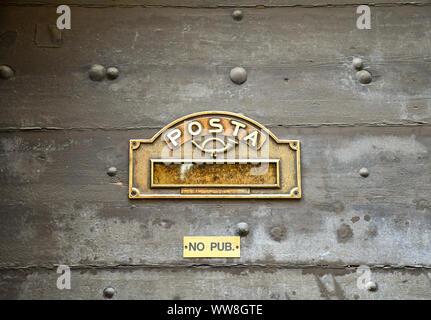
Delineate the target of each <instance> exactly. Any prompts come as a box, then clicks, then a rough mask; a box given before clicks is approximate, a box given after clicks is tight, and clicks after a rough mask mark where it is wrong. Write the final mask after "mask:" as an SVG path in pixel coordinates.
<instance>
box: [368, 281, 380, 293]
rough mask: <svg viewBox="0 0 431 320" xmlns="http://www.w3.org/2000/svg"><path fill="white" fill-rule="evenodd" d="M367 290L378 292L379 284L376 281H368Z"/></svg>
mask: <svg viewBox="0 0 431 320" xmlns="http://www.w3.org/2000/svg"><path fill="white" fill-rule="evenodd" d="M365 288H367V290H368V291H376V290H377V284H376V283H375V282H374V281H368V282H367V283H366V284H365Z"/></svg>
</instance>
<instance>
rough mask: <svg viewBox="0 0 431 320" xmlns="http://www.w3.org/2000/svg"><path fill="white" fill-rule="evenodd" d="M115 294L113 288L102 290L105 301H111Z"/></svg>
mask: <svg viewBox="0 0 431 320" xmlns="http://www.w3.org/2000/svg"><path fill="white" fill-rule="evenodd" d="M115 292H116V290H115V288H113V287H106V288H105V289H104V290H103V296H104V297H105V298H107V299H112V297H113V296H114V295H115Z"/></svg>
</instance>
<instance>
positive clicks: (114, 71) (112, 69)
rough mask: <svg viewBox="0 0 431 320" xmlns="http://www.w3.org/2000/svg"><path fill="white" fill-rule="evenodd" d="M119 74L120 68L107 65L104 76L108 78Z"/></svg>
mask: <svg viewBox="0 0 431 320" xmlns="http://www.w3.org/2000/svg"><path fill="white" fill-rule="evenodd" d="M119 75H120V70H118V68H116V67H109V68H108V69H106V77H107V78H108V79H109V80H114V79H117V78H118V76H119Z"/></svg>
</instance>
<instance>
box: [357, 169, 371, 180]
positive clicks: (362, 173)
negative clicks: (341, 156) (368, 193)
mask: <svg viewBox="0 0 431 320" xmlns="http://www.w3.org/2000/svg"><path fill="white" fill-rule="evenodd" d="M359 174H360V175H361V176H362V177H364V178H366V177H368V175H369V174H370V173H369V172H368V169H367V168H361V169H360V170H359Z"/></svg>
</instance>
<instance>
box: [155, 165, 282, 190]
mask: <svg viewBox="0 0 431 320" xmlns="http://www.w3.org/2000/svg"><path fill="white" fill-rule="evenodd" d="M150 161H151V187H152V188H177V187H237V188H244V187H255V188H279V187H280V166H279V162H280V161H279V159H232V160H230V159H217V160H216V159H202V160H200V159H190V160H188V159H176V160H172V159H151V160H150Z"/></svg>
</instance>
